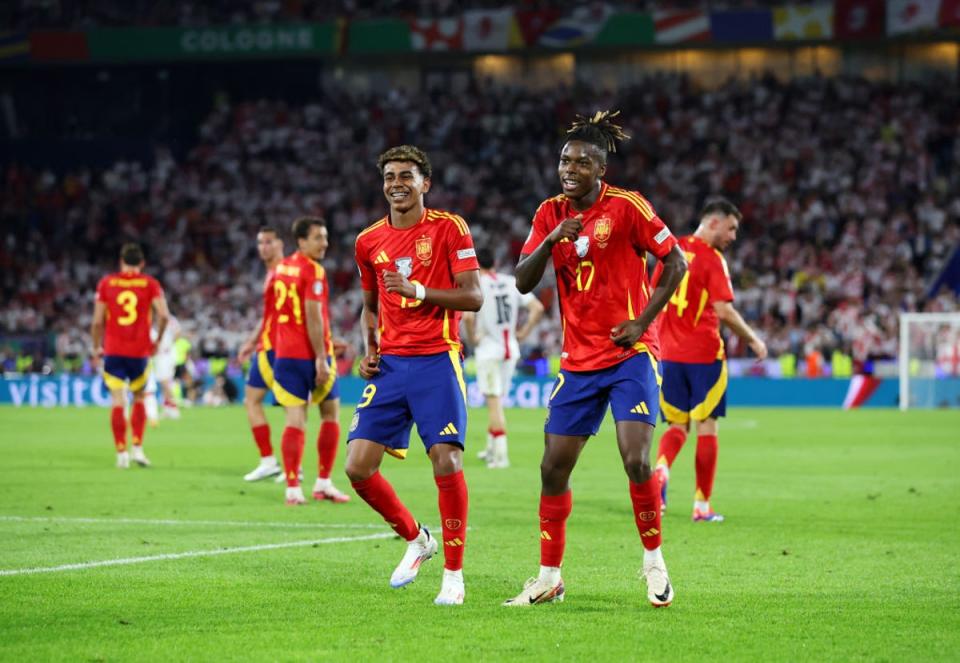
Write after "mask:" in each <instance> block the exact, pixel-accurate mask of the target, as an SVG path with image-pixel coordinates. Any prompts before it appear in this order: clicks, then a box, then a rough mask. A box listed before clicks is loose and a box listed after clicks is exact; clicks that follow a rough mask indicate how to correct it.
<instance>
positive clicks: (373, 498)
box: [351, 471, 420, 541]
mask: <svg viewBox="0 0 960 663" xmlns="http://www.w3.org/2000/svg"><path fill="white" fill-rule="evenodd" d="M351 485H352V486H353V489H354V490H355V491H357V495H359V496H360V497H361V499H363V501H364V502H366V503H367V504H369V505H370V507H371V508H372V509H373V510H374V511H376V512H377V513H379V514H380V516H381V517H382V518H383V519H384V520H385V521H386V522H387V524H388V525H390V527H392V528H393V531H394V532H396V533H397V534H398V535H400V536H401V537H403V539H404V540H406V541H413V540H414V539H415V538H417V534H418V533H419V531H420V527H419V526H418V525H417V521H415V520H414V519H413V516H412V515H411V514H410V511H409V510H408V509H407V507H406V506H404V504H403V502H401V501H400V498H399V497H397V494H396V492H394V490H393V486H391V485H390V482H389V481H387V480H386V479H384V478H383V475H382V474H380V472H379V471H377V472H374V474H373V476H371V477H370V478H368V479H364V480H362V481H354V482H352V484H351Z"/></svg>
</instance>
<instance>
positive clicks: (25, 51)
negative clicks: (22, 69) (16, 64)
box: [0, 32, 30, 61]
mask: <svg viewBox="0 0 960 663" xmlns="http://www.w3.org/2000/svg"><path fill="white" fill-rule="evenodd" d="M29 57H30V40H29V39H28V37H27V33H25V32H0V60H7V61H9V60H26V59H27V58H29Z"/></svg>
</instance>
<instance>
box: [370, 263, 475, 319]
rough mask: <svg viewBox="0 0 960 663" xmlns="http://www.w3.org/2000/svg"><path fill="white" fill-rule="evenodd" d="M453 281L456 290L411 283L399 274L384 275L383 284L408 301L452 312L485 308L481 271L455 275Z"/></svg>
mask: <svg viewBox="0 0 960 663" xmlns="http://www.w3.org/2000/svg"><path fill="white" fill-rule="evenodd" d="M453 280H454V281H456V283H457V287H456V288H427V287H424V286H423V285H420V284H416V285H415V284H413V283H410V281H408V280H407V278H406V277H405V276H403V275H402V274H400V273H399V272H387V271H385V272H384V273H383V284H384V285H385V286H386V287H387V292H396V293H398V294H399V295H401V296H403V297H406V298H407V299H420V300H421V301H424V302H427V303H429V304H433V305H434V306H442V307H443V308H445V309H450V310H452V311H479V310H480V307H481V306H483V290H481V289H480V270H477V269H469V270H466V271H463V272H457V273H456V274H454V275H453ZM421 288H422V291H421V290H420V289H421ZM418 291H419V292H418ZM418 294H419V295H422V296H418Z"/></svg>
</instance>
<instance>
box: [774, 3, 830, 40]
mask: <svg viewBox="0 0 960 663" xmlns="http://www.w3.org/2000/svg"><path fill="white" fill-rule="evenodd" d="M773 36H774V37H775V38H776V39H778V40H782V41H787V40H791V39H831V38H832V37H833V5H788V6H786V7H776V8H774V10H773Z"/></svg>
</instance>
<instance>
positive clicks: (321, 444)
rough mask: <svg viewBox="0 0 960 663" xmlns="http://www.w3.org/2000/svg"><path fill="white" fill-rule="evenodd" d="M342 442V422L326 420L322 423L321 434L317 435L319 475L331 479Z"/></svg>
mask: <svg viewBox="0 0 960 663" xmlns="http://www.w3.org/2000/svg"><path fill="white" fill-rule="evenodd" d="M339 443H340V424H339V423H338V422H336V421H324V422H322V423H321V424H320V434H319V435H318V436H317V458H318V468H317V477H318V478H320V479H329V478H330V473H331V472H332V471H333V464H334V462H336V460H337V449H338V448H339Z"/></svg>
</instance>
